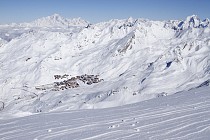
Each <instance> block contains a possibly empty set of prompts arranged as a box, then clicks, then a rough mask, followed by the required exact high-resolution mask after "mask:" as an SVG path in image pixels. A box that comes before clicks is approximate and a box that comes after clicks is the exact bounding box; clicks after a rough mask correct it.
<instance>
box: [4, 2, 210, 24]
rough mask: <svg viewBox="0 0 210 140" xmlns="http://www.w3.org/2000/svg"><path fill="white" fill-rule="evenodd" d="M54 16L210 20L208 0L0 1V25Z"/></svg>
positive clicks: (96, 19)
mask: <svg viewBox="0 0 210 140" xmlns="http://www.w3.org/2000/svg"><path fill="white" fill-rule="evenodd" d="M54 13H57V14H60V15H61V16H63V17H68V18H74V17H81V18H83V19H85V20H87V21H90V22H92V23H95V22H100V21H107V20H110V19H113V18H118V19H124V18H128V17H133V18H148V19H153V20H168V19H185V18H186V16H189V15H192V14H196V15H198V16H199V17H200V18H201V19H204V18H210V0H0V23H11V22H24V21H27V22H28V21H32V20H35V19H37V18H40V17H44V16H49V15H52V14H54Z"/></svg>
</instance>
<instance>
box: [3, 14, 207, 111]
mask: <svg viewBox="0 0 210 140" xmlns="http://www.w3.org/2000/svg"><path fill="white" fill-rule="evenodd" d="M84 24H86V22H85V21H83V20H81V19H79V20H76V21H75V23H74V24H73V25H74V26H69V20H67V19H64V18H62V17H61V16H59V15H53V16H49V17H46V18H42V19H38V20H36V21H34V22H31V23H24V24H22V25H21V26H20V25H17V26H15V25H11V26H10V25H2V26H0V30H1V31H2V32H1V34H0V38H2V39H1V42H0V43H1V44H2V45H1V47H0V101H1V102H3V103H4V107H3V110H2V112H3V113H11V114H14V113H18V112H19V111H23V112H30V113H34V112H48V111H55V110H70V109H79V108H106V107H113V106H119V105H124V104H130V103H135V102H139V101H143V100H147V99H151V98H155V97H159V96H165V95H169V94H173V93H176V92H179V91H182V90H189V89H192V88H195V87H198V86H199V85H200V84H202V83H203V82H205V81H207V80H209V79H210V76H209V74H210V63H209V61H210V27H209V26H210V25H209V20H208V19H206V20H204V21H202V20H200V19H199V18H198V17H197V16H190V17H187V18H186V20H184V21H178V20H173V21H172V20H171V21H150V20H145V19H133V18H129V19H124V20H117V19H114V20H110V21H108V22H102V23H97V24H93V25H91V24H88V25H87V26H81V25H84ZM57 76H58V77H59V76H60V77H63V78H62V79H61V78H57ZM76 76H77V77H76ZM77 85H78V86H77ZM2 106H3V105H2Z"/></svg>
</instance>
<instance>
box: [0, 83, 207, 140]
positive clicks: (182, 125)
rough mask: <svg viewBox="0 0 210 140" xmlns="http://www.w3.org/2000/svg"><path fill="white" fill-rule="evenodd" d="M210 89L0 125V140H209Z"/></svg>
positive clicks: (54, 113) (51, 114)
mask: <svg viewBox="0 0 210 140" xmlns="http://www.w3.org/2000/svg"><path fill="white" fill-rule="evenodd" d="M209 91H210V87H202V88H198V89H193V90H190V91H185V92H180V93H176V94H173V95H170V96H162V97H159V98H155V99H151V100H148V101H143V102H140V103H136V104H131V105H125V106H121V107H115V108H108V109H95V110H92V109H91V110H76V111H62V112H51V113H41V114H37V115H31V116H27V117H21V118H14V119H5V120H0V139H1V140H29V139H30V140H48V139H49V140H51V139H55V140H58V139H60V140H61V139H62V140H99V139H100V140H149V139H150V140H165V139H167V140H209V139H210V109H209V108H210V92H209Z"/></svg>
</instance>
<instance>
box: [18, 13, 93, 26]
mask: <svg viewBox="0 0 210 140" xmlns="http://www.w3.org/2000/svg"><path fill="white" fill-rule="evenodd" d="M88 23H89V22H87V21H85V20H83V19H82V18H80V17H79V18H73V19H68V18H64V17H62V16H60V15H59V14H56V13H55V14H53V15H51V16H47V17H42V18H39V19H37V20H35V21H33V22H30V23H23V24H21V25H22V26H29V27H31V26H33V27H62V28H68V27H69V26H84V27H85V26H87V25H88Z"/></svg>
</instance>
